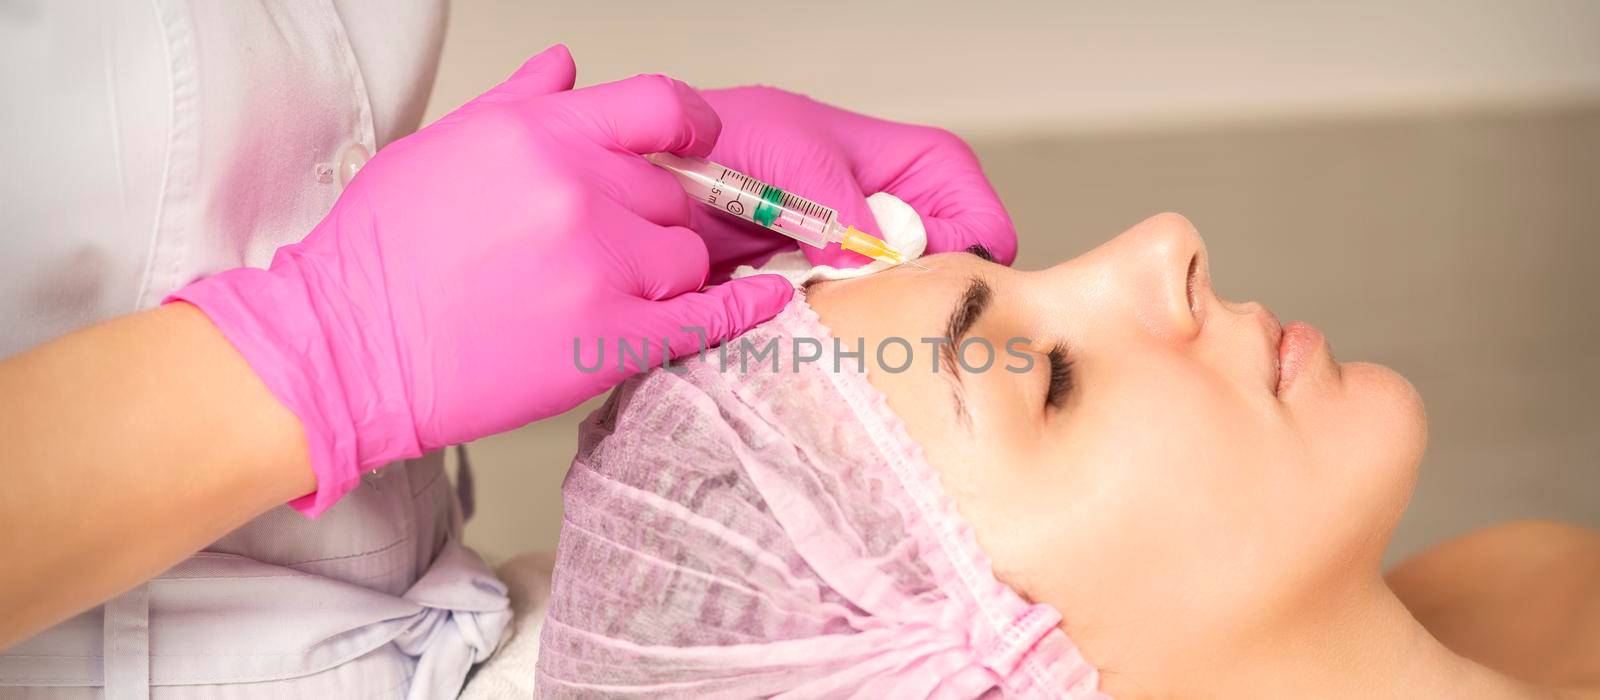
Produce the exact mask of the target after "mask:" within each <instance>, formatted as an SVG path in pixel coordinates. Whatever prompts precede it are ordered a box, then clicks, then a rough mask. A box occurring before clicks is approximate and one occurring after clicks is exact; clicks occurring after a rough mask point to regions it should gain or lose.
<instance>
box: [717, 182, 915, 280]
mask: <svg viewBox="0 0 1600 700" xmlns="http://www.w3.org/2000/svg"><path fill="white" fill-rule="evenodd" d="M867 208H868V209H871V210H872V218H873V219H875V220H876V221H877V222H878V230H879V231H880V232H882V233H883V241H884V242H885V243H888V244H889V245H891V246H893V247H894V249H895V250H898V251H900V252H901V253H904V254H905V256H906V259H907V260H915V259H917V258H920V257H922V253H923V251H925V250H927V248H928V232H927V230H926V229H924V228H923V227H922V217H920V216H917V210H915V209H912V208H911V205H910V204H906V203H905V202H902V201H900V198H899V197H896V196H894V195H892V194H889V193H888V192H879V193H877V194H875V195H872V196H871V197H868V198H867ZM892 266H893V264H892V263H887V262H884V261H882V260H874V261H872V262H871V263H868V264H866V265H862V266H861V267H845V268H839V267H832V266H829V265H812V264H811V261H809V260H806V256H805V253H802V252H800V251H799V250H786V251H784V252H782V253H778V254H777V255H774V256H772V259H770V260H768V261H767V263H766V264H765V265H762V266H761V267H751V266H749V265H740V266H739V267H738V268H736V269H735V270H734V271H733V277H734V279H738V278H740V277H749V276H750V275H759V274H767V273H771V274H778V275H783V276H784V277H786V278H788V280H789V281H790V282H793V283H794V286H796V287H799V286H802V285H804V284H805V283H807V282H810V281H812V280H842V279H847V278H850V277H860V276H862V275H870V274H872V273H874V272H878V271H879V270H886V269H888V268H890V267H892Z"/></svg>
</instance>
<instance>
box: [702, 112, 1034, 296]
mask: <svg viewBox="0 0 1600 700" xmlns="http://www.w3.org/2000/svg"><path fill="white" fill-rule="evenodd" d="M700 94H701V95H703V96H704V97H705V98H706V101H707V102H709V103H710V104H711V106H712V107H714V108H716V110H717V114H718V115H719V116H721V117H722V123H723V127H722V135H721V136H720V137H719V138H718V139H717V144H716V147H715V148H713V149H712V152H711V156H710V158H711V160H714V161H716V162H718V163H721V164H723V165H727V166H729V167H731V168H734V169H736V170H739V171H741V172H744V173H746V174H748V175H750V176H751V177H755V178H757V179H759V180H762V181H765V182H768V183H771V184H772V185H774V186H777V187H780V188H782V189H784V190H786V191H790V192H793V193H795V194H797V195H799V196H802V197H805V198H807V199H811V200H813V201H816V202H818V203H821V204H824V205H826V206H830V207H835V208H837V209H838V210H839V220H840V221H841V222H843V223H845V224H851V225H854V226H856V227H857V228H859V229H861V230H863V231H866V232H867V233H871V234H873V235H881V231H879V230H878V225H877V222H876V221H874V220H873V218H872V213H871V211H870V210H869V209H868V208H867V201H866V196H867V195H870V194H873V193H876V192H888V193H889V194H892V195H894V196H896V197H899V198H900V199H902V200H904V201H905V202H906V203H907V204H910V205H911V207H912V208H913V209H915V210H916V211H917V213H918V214H920V215H921V216H922V223H923V225H924V227H925V228H926V229H927V232H928V248H927V252H929V253H944V252H951V251H960V250H966V249H967V248H969V247H971V246H973V245H982V246H984V247H986V248H988V249H989V252H990V253H992V254H993V255H994V258H995V260H997V261H999V262H1000V263H1002V264H1006V265H1009V264H1011V262H1012V261H1013V260H1014V259H1015V258H1016V253H1017V235H1016V229H1015V228H1014V227H1013V226H1012V223H1011V217H1010V216H1009V215H1008V214H1007V213H1006V209H1005V206H1004V205H1002V204H1001V203H1000V198H999V196H997V195H996V194H995V192H994V188H993V187H991V186H990V185H989V181H988V179H987V178H985V177H984V175H983V168H982V167H981V166H980V165H979V164H978V159H977V156H975V155H973V153H972V149H971V148H969V147H968V146H967V144H966V143H965V142H964V141H962V140H961V139H960V138H959V137H957V136H956V135H954V134H952V133H950V132H948V131H945V130H942V129H936V128H932V127H926V126H914V125H910V124H897V123H895V122H889V121H884V120H881V119H874V118H872V117H867V116H863V115H860V114H856V113H853V112H847V111H845V110H842V109H839V108H837V107H832V106H829V105H826V104H823V103H821V102H817V101H816V100H813V99H811V98H809V97H806V96H804V95H797V94H794V93H790V92H785V91H783V90H778V89H775V88H769V87H743V88H732V89H726V90H705V91H702V92H701V93H700ZM692 216H693V217H694V221H693V223H692V224H691V227H692V228H694V230H695V231H696V232H698V233H700V235H701V236H703V237H704V238H705V239H706V245H707V246H708V247H709V248H710V249H711V264H712V269H713V274H714V275H716V276H725V275H726V274H727V273H728V272H731V271H732V270H733V268H734V267H736V266H738V265H741V264H757V263H759V262H761V261H762V260H764V259H766V258H767V257H770V256H771V255H772V254H773V253H776V252H778V251H779V250H783V249H786V248H789V247H791V246H792V245H794V244H793V243H792V242H790V241H789V240H788V239H786V238H783V237H782V236H778V235H775V234H773V233H771V232H769V231H765V230H763V229H761V228H760V227H758V226H755V225H753V224H750V223H748V222H744V221H740V220H738V219H736V218H734V217H732V216H728V215H726V214H723V213H721V212H717V211H714V210H711V209H709V208H705V207H697V208H696V210H695V211H694V212H693V213H692ZM800 249H801V250H803V251H805V254H806V257H807V258H808V259H810V260H811V262H812V263H815V264H824V265H833V266H836V267H838V266H848V267H854V266H857V265H862V264H865V263H867V262H868V259H867V258H866V257H864V256H861V255H859V254H856V253H853V252H850V251H846V250H843V249H841V248H839V247H837V246H829V247H828V248H825V249H819V248H813V247H811V246H805V245H802V246H800Z"/></svg>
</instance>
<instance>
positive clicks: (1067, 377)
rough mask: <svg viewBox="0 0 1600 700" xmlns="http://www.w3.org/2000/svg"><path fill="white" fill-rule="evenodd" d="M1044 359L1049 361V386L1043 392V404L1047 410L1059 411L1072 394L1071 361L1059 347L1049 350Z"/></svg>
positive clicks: (1065, 351)
mask: <svg viewBox="0 0 1600 700" xmlns="http://www.w3.org/2000/svg"><path fill="white" fill-rule="evenodd" d="M1045 357H1046V358H1047V359H1049V361H1050V385H1049V387H1048V388H1047V389H1046V390H1045V395H1044V403H1045V406H1046V407H1048V408H1057V409H1059V408H1061V407H1062V406H1064V405H1066V403H1067V396H1068V395H1070V394H1071V393H1072V360H1071V359H1070V358H1068V357H1067V349H1066V348H1065V347H1064V346H1061V345H1057V346H1055V347H1053V348H1050V351H1049V352H1047V353H1045Z"/></svg>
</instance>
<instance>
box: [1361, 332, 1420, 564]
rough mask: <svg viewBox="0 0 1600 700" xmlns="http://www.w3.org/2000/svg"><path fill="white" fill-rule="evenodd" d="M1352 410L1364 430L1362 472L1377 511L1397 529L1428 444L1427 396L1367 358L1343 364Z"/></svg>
mask: <svg viewBox="0 0 1600 700" xmlns="http://www.w3.org/2000/svg"><path fill="white" fill-rule="evenodd" d="M1342 369H1343V380H1344V388H1345V396H1346V399H1347V400H1348V401H1350V402H1352V403H1353V405H1351V406H1349V407H1348V408H1347V410H1349V411H1350V413H1351V416H1352V418H1353V419H1354V420H1355V421H1357V423H1356V425H1355V426H1354V427H1355V428H1356V429H1357V430H1358V431H1359V434H1360V437H1359V438H1358V440H1357V441H1356V445H1355V446H1354V450H1355V451H1356V452H1357V453H1358V454H1362V453H1364V454H1362V456H1361V457H1359V458H1357V459H1356V460H1355V462H1354V463H1355V464H1358V465H1362V467H1361V468H1362V469H1363V471H1364V472H1365V473H1364V474H1362V475H1361V477H1362V478H1363V480H1364V481H1366V486H1365V487H1364V488H1362V490H1363V491H1366V492H1367V497H1368V499H1369V501H1368V503H1369V504H1370V506H1371V507H1372V508H1373V509H1374V511H1375V512H1373V513H1372V515H1373V516H1374V517H1376V518H1378V519H1380V520H1383V521H1387V523H1386V524H1387V525H1388V527H1386V528H1385V530H1386V531H1387V532H1392V531H1393V528H1394V526H1395V525H1396V524H1398V522H1399V520H1400V514H1401V512H1403V511H1404V510H1405V506H1406V503H1407V502H1408V501H1410V499H1411V492H1412V489H1413V488H1415V487H1416V483H1417V469H1418V467H1419V466H1421V464H1422V454H1423V451H1424V450H1425V449H1426V448H1427V445H1428V416H1427V413H1426V411H1425V410H1424V409H1423V405H1422V397H1421V395H1419V394H1418V393H1417V390H1416V387H1413V386H1412V385H1411V382H1409V381H1407V380H1406V378H1405V377H1402V376H1400V373H1398V372H1395V371H1394V370H1392V369H1389V368H1388V367H1384V366H1382V365H1375V364H1370V363H1366V362H1349V363H1345V364H1344V365H1343V368H1342Z"/></svg>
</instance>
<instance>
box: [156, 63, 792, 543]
mask: <svg viewBox="0 0 1600 700" xmlns="http://www.w3.org/2000/svg"><path fill="white" fill-rule="evenodd" d="M574 74H575V68H574V66H573V63H572V57H571V56H570V55H569V54H568V53H567V50H566V48H565V47H563V46H555V47H552V48H550V49H548V50H546V51H545V52H543V53H541V54H539V55H537V56H535V57H533V58H532V59H529V60H528V62H527V63H526V64H524V65H523V66H522V68H521V69H519V70H518V71H517V72H516V74H514V75H512V76H511V77H510V78H509V79H508V80H506V81H505V82H504V83H501V84H500V85H499V86H497V87H495V88H494V89H492V90H490V91H488V92H487V93H484V94H483V95H482V96H480V97H478V98H477V99H475V100H473V101H471V102H469V103H467V104H466V105H464V106H462V107H461V108H460V109H457V110H456V111H454V112H452V113H450V114H449V115H447V116H445V117H444V118H443V119H440V120H439V121H438V122H436V123H434V124H432V125H430V126H428V127H427V128H425V129H422V130H421V131H419V132H417V133H416V134H414V135H411V136H409V137H406V138H404V139H401V140H400V141H397V142H395V143H394V144H392V145H390V146H389V147H387V148H385V149H383V150H382V151H381V152H379V153H378V154H377V156H376V157H374V158H373V159H372V161H371V162H369V163H368V164H367V165H366V167H364V168H362V170H361V172H360V174H358V175H357V176H356V177H355V179H354V180H353V181H351V183H350V186H349V187H348V188H347V189H346V190H345V191H344V193H343V195H342V196H341V197H340V198H339V201H338V202H337V203H336V204H335V205H334V207H333V210H332V211H331V212H330V213H329V214H328V216H327V217H326V218H325V219H323V220H322V222H321V223H320V224H318V225H317V227H316V228H315V229H314V230H313V231H312V232H311V233H310V235H308V236H307V237H306V238H305V240H304V241H302V242H300V243H297V244H295V245H290V246H285V247H284V248H282V249H280V250H278V252H277V254H276V256H275V257H274V258H273V261H272V265H271V267H270V268H269V269H266V270H256V269H243V268H241V269H235V270H229V271H226V272H223V273H221V274H219V275H216V276H214V277H210V278H207V279H204V280H201V281H199V282H196V283H194V284H192V285H189V286H188V287H186V288H184V289H182V290H180V291H179V292H178V293H176V294H174V295H173V296H172V297H171V299H169V301H170V300H183V301H187V302H189V303H192V304H194V305H196V306H198V307H200V308H201V309H202V310H203V311H204V312H205V313H206V314H207V316H209V317H210V318H211V320H212V321H213V322H214V323H216V325H217V326H218V328H220V329H221V330H222V332H223V334H224V335H226V336H227V338H228V339H229V340H230V341H232V343H233V344H234V345H235V346H236V347H238V349H239V351H240V352H241V353H242V354H243V355H244V357H245V359H246V360H247V361H248V362H249V363H250V365H251V367H252V368H254V369H255V371H256V372H257V373H258V374H259V375H261V377H262V379H263V380H265V382H266V384H267V386H268V388H269V389H271V390H272V392H273V394H274V395H275V396H277V398H278V399H279V400H281V401H282V402H283V403H284V404H285V405H287V406H288V407H289V409H290V410H292V411H293V412H294V413H295V414H296V415H297V416H299V417H300V419H301V421H302V422H303V423H304V425H305V432H306V441H307V443H308V444H309V446H310V452H311V454H310V457H311V466H312V469H313V471H314V472H315V473H316V476H317V491H316V493H314V494H311V495H308V496H306V497H303V498H301V499H298V500H296V501H295V502H293V503H292V505H294V506H295V507H297V508H300V509H301V510H302V511H304V512H306V513H307V514H310V515H315V514H317V513H320V512H321V511H322V510H324V509H326V508H327V507H328V506H329V505H331V504H332V503H333V502H334V501H336V500H338V498H339V497H340V496H341V495H343V494H344V493H345V492H347V491H348V490H350V489H351V488H353V487H354V486H355V485H356V484H357V482H358V479H359V476H360V474H361V472H362V471H363V470H370V469H375V468H378V467H380V466H382V465H385V464H388V463H390V462H392V461H395V460H398V459H403V458H409V457H415V456H417V455H420V454H421V453H423V452H424V451H427V450H430V449H434V448H438V447H441V446H445V445H451V444H456V443H460V442H465V441H468V440H472V439H474V438H479V437H483V436H486V435H490V434H493V433H498V432H502V431H505V430H508V429H511V428H515V427H517V426H520V425H523V424H526V423H529V422H531V421H534V420H538V419H540V418H545V417H548V416H552V415H555V414H558V413H561V412H562V411H565V410H567V409H569V408H571V407H573V406H575V405H577V404H578V403H580V402H582V401H583V400H584V399H587V398H589V397H591V396H594V395H596V394H598V393H600V392H601V391H604V390H605V389H607V388H608V387H610V386H612V385H614V384H615V383H617V382H618V381H620V380H621V379H623V378H624V377H625V376H627V375H628V374H631V373H632V372H633V371H635V370H637V369H638V368H637V367H635V366H633V363H632V362H631V360H630V366H629V367H627V368H626V369H625V368H624V367H622V366H621V365H620V364H619V362H618V361H617V357H616V344H615V343H616V339H617V338H618V337H622V338H626V339H629V340H630V342H632V343H634V345H635V346H636V347H637V346H638V345H641V344H642V343H641V340H642V339H646V338H648V339H650V340H652V341H653V342H652V343H651V346H652V349H651V355H650V358H649V361H650V364H652V365H658V364H660V363H661V362H662V360H663V358H662V356H661V346H662V340H663V339H667V340H668V344H670V347H671V351H672V353H673V354H674V355H684V354H690V353H693V352H695V351H696V350H698V349H699V348H700V346H701V342H702V341H701V338H700V336H699V335H697V334H696V333H694V332H692V331H685V330H683V328H684V327H700V328H703V329H704V330H705V334H706V336H708V337H709V340H710V342H711V343H712V344H715V343H717V342H720V341H721V340H722V339H725V338H728V337H730V336H733V335H736V334H739V333H742V332H743V331H744V330H746V329H748V328H749V327H751V326H753V325H755V324H756V323H759V322H761V321H764V320H766V319H768V318H770V317H771V316H773V315H774V314H776V313H777V312H778V311H779V310H780V309H782V308H783V306H784V305H785V304H786V303H787V302H788V300H789V298H790V297H791V296H792V295H793V289H792V288H791V287H790V286H789V284H788V283H787V282H786V281H784V280H783V279H782V278H779V277H776V276H768V275H763V276H758V277H751V278H748V279H744V280H739V281H737V282H731V283H728V284H723V285H719V286H716V287H712V288H709V289H706V290H704V291H698V290H700V289H701V286H702V285H703V284H704V282H705V280H706V276H707V272H708V257H707V252H706V247H705V244H704V242H703V241H702V239H701V238H700V237H699V236H697V235H696V234H695V233H694V232H693V231H691V230H689V229H688V228H684V226H685V225H686V224H688V223H689V211H690V205H691V202H689V201H688V200H687V198H686V196H685V195H684V193H683V190H682V189H681V188H680V187H679V186H678V184H677V182H676V181H675V180H674V179H673V177H672V176H671V175H670V174H668V173H667V172H666V171H664V170H661V169H660V168H657V167H655V166H653V165H651V164H650V163H649V162H648V161H645V160H644V159H643V158H640V157H639V155H638V154H643V153H653V152H659V151H671V152H675V153H681V154H685V155H697V156H704V155H707V154H708V153H709V152H710V151H711V147H712V144H713V143H714V142H715V141H716V139H717V134H718V131H719V129H720V128H721V125H720V123H719V121H718V118H717V115H716V113H715V112H714V111H712V109H711V107H710V106H709V105H707V104H706V103H705V101H704V100H702V99H701V98H700V96H699V95H698V94H697V93H695V91H694V90H692V89H691V88H689V87H688V86H687V85H684V84H683V83H681V82H678V81H676V80H672V79H670V78H667V77H665V76H659V75H653V76H652V75H646V76H638V77H635V78H631V79H628V80H623V81H619V82H615V83H608V84H605V85H597V86H594V87H589V88H584V89H582V90H571V88H572V81H573V76H574ZM602 338H603V339H604V342H605V348H606V353H607V357H606V359H605V362H604V365H603V368H602V369H600V370H598V371H595V372H592V373H590V372H584V371H581V370H580V369H579V365H578V362H577V359H576V357H575V351H576V350H575V339H577V342H579V343H581V348H582V352H583V358H584V360H583V362H584V364H585V365H590V366H592V365H593V364H594V358H595V353H596V346H597V344H598V342H599V341H600V340H601V339H602Z"/></svg>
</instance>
